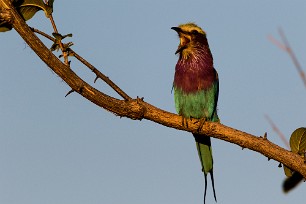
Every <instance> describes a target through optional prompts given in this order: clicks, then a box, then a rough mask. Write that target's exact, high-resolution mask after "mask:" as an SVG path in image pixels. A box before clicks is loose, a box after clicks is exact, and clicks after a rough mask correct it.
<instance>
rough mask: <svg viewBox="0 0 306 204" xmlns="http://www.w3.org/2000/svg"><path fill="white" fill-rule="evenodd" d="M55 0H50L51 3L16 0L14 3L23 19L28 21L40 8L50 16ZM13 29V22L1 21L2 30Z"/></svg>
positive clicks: (0, 30)
mask: <svg viewBox="0 0 306 204" xmlns="http://www.w3.org/2000/svg"><path fill="white" fill-rule="evenodd" d="M53 2H54V1H50V3H48V4H45V3H44V1H43V0H14V1H13V5H14V7H15V8H16V10H17V11H18V13H19V14H20V15H21V16H22V17H23V19H24V20H25V21H27V20H29V19H31V18H32V17H33V16H34V15H35V14H36V13H37V11H40V10H43V11H44V12H45V15H46V16H47V17H49V16H50V15H51V14H52V12H53ZM11 29H12V25H11V24H9V23H7V22H1V21H0V32H5V31H9V30H11Z"/></svg>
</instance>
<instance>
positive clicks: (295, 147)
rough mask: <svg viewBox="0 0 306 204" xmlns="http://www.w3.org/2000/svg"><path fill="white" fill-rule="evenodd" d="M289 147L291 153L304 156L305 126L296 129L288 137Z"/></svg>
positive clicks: (305, 149) (305, 147)
mask: <svg viewBox="0 0 306 204" xmlns="http://www.w3.org/2000/svg"><path fill="white" fill-rule="evenodd" d="M290 148H291V151H292V152H293V153H296V154H299V155H301V156H303V157H304V155H305V151H306V128H305V127H301V128H298V129H296V130H295V131H294V132H293V133H292V134H291V137H290Z"/></svg>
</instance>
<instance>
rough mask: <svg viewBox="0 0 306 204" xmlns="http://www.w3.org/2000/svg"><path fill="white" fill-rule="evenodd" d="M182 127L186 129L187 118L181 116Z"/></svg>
mask: <svg viewBox="0 0 306 204" xmlns="http://www.w3.org/2000/svg"><path fill="white" fill-rule="evenodd" d="M182 126H183V127H187V128H188V118H185V117H184V116H182Z"/></svg>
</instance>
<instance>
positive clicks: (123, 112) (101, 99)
mask: <svg viewBox="0 0 306 204" xmlns="http://www.w3.org/2000/svg"><path fill="white" fill-rule="evenodd" d="M2 9H4V10H6V11H9V13H10V15H9V16H10V17H11V19H12V21H10V22H12V26H13V27H14V29H15V30H16V31H17V32H18V33H19V35H20V36H21V37H22V38H23V39H24V40H25V42H26V43H27V44H28V45H29V46H30V47H31V48H32V49H33V51H34V52H35V53H36V54H37V55H38V56H39V57H40V59H41V60H42V61H44V62H45V63H46V64H47V65H48V66H49V67H50V68H51V69H52V70H53V71H54V72H55V73H56V74H57V75H58V76H59V77H61V78H62V79H63V80H64V81H65V82H66V83H67V84H68V86H70V87H71V89H72V91H75V92H77V93H79V94H80V95H82V96H83V97H85V98H86V99H88V100H90V101H91V102H93V103H94V104H96V105H98V106H100V107H102V108H104V109H106V110H108V111H110V112H112V113H114V114H116V115H118V116H121V117H128V118H131V119H138V120H141V119H147V120H150V121H153V122H156V123H159V124H161V125H163V126H167V127H171V128H176V129H179V130H184V131H188V132H196V131H197V130H198V127H199V120H196V119H192V120H191V119H188V120H187V123H188V126H186V125H185V126H183V125H182V117H181V116H179V115H176V114H173V113H169V112H167V111H164V110H161V109H159V108H157V107H154V106H153V105H151V104H149V103H146V102H144V101H143V100H142V99H140V98H137V99H130V100H119V99H116V98H114V97H111V96H108V95H106V94H104V93H102V92H100V91H98V90H97V89H95V88H93V87H92V86H90V85H89V84H88V83H86V82H85V81H84V80H82V79H81V78H80V77H79V76H78V75H76V74H75V73H74V72H73V71H72V70H71V69H70V67H69V66H67V65H66V64H64V63H63V62H61V61H60V60H59V59H58V58H57V57H56V56H55V55H54V54H53V53H52V52H51V51H50V50H49V49H48V48H47V47H46V46H45V45H44V44H43V43H42V42H41V41H40V39H39V38H38V37H37V36H36V35H35V34H34V33H33V31H32V30H31V29H30V28H29V27H28V26H27V24H26V23H25V22H24V20H23V19H22V18H21V17H20V15H19V14H18V13H17V11H16V10H15V9H14V7H13V6H12V4H11V1H10V0H0V12H1V10H2ZM0 16H2V18H4V20H8V19H5V16H7V15H0ZM3 16H4V17H3ZM200 133H201V134H205V135H207V136H210V137H214V138H217V139H221V140H224V141H227V142H230V143H234V144H237V145H239V146H241V147H243V148H248V149H250V150H253V151H256V152H259V153H261V154H263V155H264V156H266V157H268V158H270V159H274V160H276V161H279V162H281V163H283V164H284V165H286V166H287V167H289V168H291V169H292V170H295V171H298V172H299V173H301V174H302V175H303V177H304V178H306V164H305V163H304V159H303V158H302V157H301V156H299V155H298V154H294V153H292V152H290V151H287V150H285V149H283V148H281V147H279V146H277V145H276V144H273V143H272V142H270V141H269V140H267V138H265V137H257V136H254V135H251V134H248V133H245V132H242V131H239V130H236V129H233V128H231V127H227V126H225V125H222V124H220V123H213V122H205V125H204V126H203V127H202V129H201V130H200Z"/></svg>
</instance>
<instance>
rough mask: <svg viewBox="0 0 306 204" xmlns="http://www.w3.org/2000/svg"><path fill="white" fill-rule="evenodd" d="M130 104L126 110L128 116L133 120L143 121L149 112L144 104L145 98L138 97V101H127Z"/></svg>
mask: <svg viewBox="0 0 306 204" xmlns="http://www.w3.org/2000/svg"><path fill="white" fill-rule="evenodd" d="M126 103H127V104H128V106H127V108H126V110H125V111H126V116H127V117H129V118H131V119H133V120H142V119H143V118H144V115H145V113H146V111H147V109H146V107H145V105H144V104H143V98H139V97H137V98H136V99H131V100H128V101H126Z"/></svg>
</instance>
